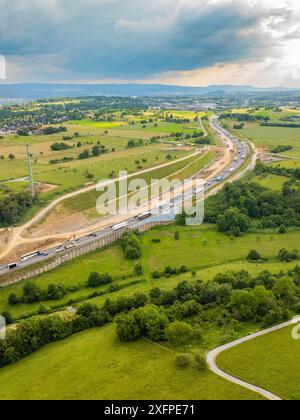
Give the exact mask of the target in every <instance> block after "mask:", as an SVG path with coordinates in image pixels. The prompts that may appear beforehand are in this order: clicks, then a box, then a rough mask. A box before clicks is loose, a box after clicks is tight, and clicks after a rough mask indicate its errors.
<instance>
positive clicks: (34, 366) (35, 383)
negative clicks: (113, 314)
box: [0, 325, 260, 400]
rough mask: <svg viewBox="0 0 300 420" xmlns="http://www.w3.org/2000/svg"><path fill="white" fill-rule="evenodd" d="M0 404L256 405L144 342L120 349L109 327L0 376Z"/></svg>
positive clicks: (239, 391)
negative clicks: (6, 401) (199, 401)
mask: <svg viewBox="0 0 300 420" xmlns="http://www.w3.org/2000/svg"><path fill="white" fill-rule="evenodd" d="M45 378H47V380H45ZM0 399H1V400H4V399H9V400H12V399H21V400H23V399H46V400H48V399H58V400H61V399H70V400H74V399H79V400H83V399H88V400H93V399H108V400H111V399H112V400H116V399H125V400H126V399H127V400H131V399H133V400H137V399H145V400H149V399H173V400H180V399H187V400H192V399H203V400H207V399H213V400H218V399H221V400H224V399H225V400H243V399H260V398H259V396H256V395H255V394H254V393H251V392H250V391H249V392H248V391H247V390H244V389H242V388H240V387H238V386H235V385H233V384H231V383H229V382H227V381H225V380H222V379H221V378H218V377H217V376H214V375H213V374H212V373H210V372H209V371H206V372H199V371H198V370H197V368H196V366H191V367H190V368H188V369H183V370H182V369H178V368H177V367H176V365H175V353H173V352H172V351H167V350H164V349H162V348H160V347H158V346H155V345H152V344H151V343H149V342H146V341H144V340H139V341H138V342H135V343H131V344H121V343H120V342H119V341H118V339H117V337H116V336H115V333H114V325H110V326H106V327H103V328H99V329H92V330H89V331H86V332H83V333H80V334H77V335H75V336H73V337H70V338H68V339H66V340H64V341H63V342H58V343H54V344H50V345H48V346H46V347H44V348H43V349H41V350H39V351H38V352H37V353H35V354H33V355H31V356H28V357H27V358H25V359H24V360H22V361H20V362H18V363H16V364H14V365H12V366H8V367H5V368H3V369H1V370H0Z"/></svg>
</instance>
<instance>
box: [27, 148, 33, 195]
mask: <svg viewBox="0 0 300 420" xmlns="http://www.w3.org/2000/svg"><path fill="white" fill-rule="evenodd" d="M29 146H30V144H26V154H27V163H28V178H29V188H30V191H31V193H32V196H33V197H34V196H35V191H34V183H33V176H32V169H31V158H30V150H29Z"/></svg>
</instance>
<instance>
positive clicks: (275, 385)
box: [218, 327, 300, 401]
mask: <svg viewBox="0 0 300 420" xmlns="http://www.w3.org/2000/svg"><path fill="white" fill-rule="evenodd" d="M218 366H219V367H220V368H221V369H222V370H224V371H225V372H228V373H230V374H231V375H234V376H236V377H238V378H240V379H242V380H244V381H246V382H249V383H251V384H254V385H256V386H259V387H261V388H264V389H267V390H268V391H270V392H272V393H274V394H276V395H278V396H279V397H281V398H282V399H285V400H297V401H298V400H299V399H300V383H299V377H300V341H299V340H294V339H293V338H292V327H288V328H285V329H282V330H280V331H276V332H273V333H271V334H268V335H265V336H263V337H259V338H256V339H255V340H252V341H249V342H247V343H244V344H241V345H239V346H237V347H234V348H233V349H230V350H228V351H226V352H224V353H222V354H221V355H220V356H219V358H218Z"/></svg>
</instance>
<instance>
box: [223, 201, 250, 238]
mask: <svg viewBox="0 0 300 420" xmlns="http://www.w3.org/2000/svg"><path fill="white" fill-rule="evenodd" d="M217 226H218V230H219V231H220V232H225V233H228V234H230V235H233V236H239V235H240V234H241V233H245V232H247V231H248V230H249V228H250V220H249V218H248V217H247V216H246V215H245V214H242V213H241V212H240V211H239V210H238V209H237V208H233V207H232V208H230V209H228V210H226V211H225V213H224V215H220V216H218V218H217Z"/></svg>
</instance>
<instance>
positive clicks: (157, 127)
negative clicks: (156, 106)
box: [122, 122, 202, 135]
mask: <svg viewBox="0 0 300 420" xmlns="http://www.w3.org/2000/svg"><path fill="white" fill-rule="evenodd" d="M145 126H146V127H145V128H142V126H127V125H125V126H123V127H122V129H123V130H124V131H125V130H130V131H131V130H133V129H136V130H144V131H146V132H151V133H152V135H159V134H165V135H166V134H172V133H173V134H174V133H184V134H190V135H193V134H194V132H195V131H202V130H201V129H200V130H199V127H197V126H196V123H193V122H192V123H190V124H176V123H165V122H158V123H149V124H145ZM134 127H135V128H134ZM153 133H154V134H153ZM155 133H156V134H155Z"/></svg>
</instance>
